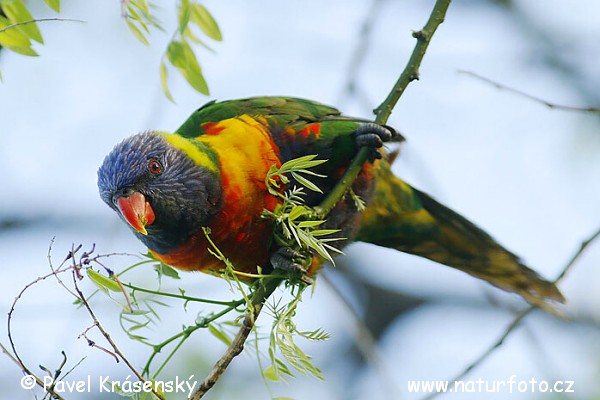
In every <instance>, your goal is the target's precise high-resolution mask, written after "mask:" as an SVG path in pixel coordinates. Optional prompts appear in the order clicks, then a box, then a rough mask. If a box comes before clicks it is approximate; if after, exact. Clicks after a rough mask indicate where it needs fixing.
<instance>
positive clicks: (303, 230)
mask: <svg viewBox="0 0 600 400" xmlns="http://www.w3.org/2000/svg"><path fill="white" fill-rule="evenodd" d="M315 158H316V155H307V156H303V157H299V158H296V159H293V160H290V161H287V162H285V163H284V164H282V165H281V167H279V168H277V167H276V166H274V165H273V166H271V168H270V170H269V172H268V173H267V177H266V178H265V184H266V185H267V188H268V190H269V192H270V193H271V194H273V195H275V196H277V197H279V198H280V199H282V200H283V201H282V203H281V204H280V205H278V206H277V207H276V208H275V210H274V211H269V210H264V211H263V217H264V218H267V219H272V220H273V221H274V222H275V230H274V232H273V236H274V239H275V241H276V243H277V244H278V245H279V246H288V247H298V248H299V249H301V250H303V251H305V252H309V251H315V252H316V253H317V254H319V255H320V256H321V257H323V258H325V259H326V260H328V261H330V262H331V263H334V261H333V257H332V256H331V253H332V252H333V253H340V254H341V253H342V252H341V251H340V250H338V249H337V248H335V247H333V246H331V245H330V244H328V243H330V242H333V241H337V240H341V239H342V238H339V237H327V238H325V237H323V236H329V235H332V234H334V233H337V232H339V230H337V229H318V228H319V226H321V225H322V224H324V223H325V220H323V219H317V214H316V213H315V212H314V210H313V209H312V208H310V207H308V206H306V205H305V204H304V203H305V202H304V197H303V196H304V195H305V192H304V189H303V188H298V187H294V188H292V189H290V190H287V191H284V193H283V194H282V193H281V192H280V191H281V190H282V187H283V186H282V184H283V185H288V184H289V183H290V179H289V178H288V176H287V175H288V174H289V175H290V176H291V177H292V178H293V179H294V180H296V182H298V183H300V184H301V185H303V186H304V187H305V188H307V189H309V190H312V191H315V192H319V193H322V192H321V189H319V187H318V186H317V185H315V184H314V183H313V182H311V181H310V180H309V179H308V178H306V175H309V176H310V175H312V176H317V177H324V176H323V175H320V174H317V173H315V172H314V171H311V170H310V168H314V167H316V166H318V165H321V164H323V163H325V162H327V160H315Z"/></svg>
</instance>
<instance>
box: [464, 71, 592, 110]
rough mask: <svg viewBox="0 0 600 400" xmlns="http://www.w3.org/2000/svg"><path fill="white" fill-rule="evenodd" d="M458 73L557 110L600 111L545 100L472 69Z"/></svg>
mask: <svg viewBox="0 0 600 400" xmlns="http://www.w3.org/2000/svg"><path fill="white" fill-rule="evenodd" d="M458 73H459V74H464V75H468V76H470V77H473V78H475V79H479V80H480V81H483V82H485V83H488V84H490V85H492V86H494V87H495V88H496V89H500V90H506V91H507V92H511V93H514V94H516V95H519V96H521V97H525V98H526V99H529V100H532V101H535V102H536V103H540V104H543V105H544V106H546V107H548V108H552V109H555V110H564V111H579V112H589V113H600V108H598V107H574V106H565V105H561V104H556V103H552V102H549V101H547V100H544V99H542V98H539V97H536V96H533V95H531V94H529V93H525V92H523V91H522V90H519V89H515V88H513V87H510V86H507V85H505V84H503V83H499V82H497V81H494V80H492V79H490V78H486V77H485V76H481V75H479V74H477V73H475V72H472V71H465V70H458Z"/></svg>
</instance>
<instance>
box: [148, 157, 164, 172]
mask: <svg viewBox="0 0 600 400" xmlns="http://www.w3.org/2000/svg"><path fill="white" fill-rule="evenodd" d="M162 169H163V167H162V165H161V164H160V163H159V162H158V161H157V160H149V161H148V171H150V173H152V174H154V175H158V174H160V173H161V172H162Z"/></svg>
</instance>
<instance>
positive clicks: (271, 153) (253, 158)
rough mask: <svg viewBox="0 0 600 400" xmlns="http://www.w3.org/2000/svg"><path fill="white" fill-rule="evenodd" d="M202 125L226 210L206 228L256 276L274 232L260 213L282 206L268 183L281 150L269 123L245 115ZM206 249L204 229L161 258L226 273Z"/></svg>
mask: <svg viewBox="0 0 600 400" xmlns="http://www.w3.org/2000/svg"><path fill="white" fill-rule="evenodd" d="M202 127H203V129H204V130H205V132H206V133H205V134H204V135H202V136H199V137H198V138H197V139H196V140H198V141H200V142H202V143H204V144H207V145H208V146H210V148H211V149H212V150H213V151H214V152H215V153H216V154H217V156H218V159H219V173H220V179H221V186H222V188H223V193H222V199H221V201H222V203H221V204H222V208H221V210H220V211H219V213H218V214H217V215H215V217H214V219H213V220H212V222H211V223H210V224H209V226H208V227H209V228H210V229H211V232H212V233H211V239H212V240H213V241H214V243H215V244H216V245H217V247H218V248H219V250H220V251H221V252H223V254H224V255H225V257H227V258H228V259H229V260H230V261H231V262H232V263H233V265H234V267H235V268H236V269H237V270H240V271H244V272H256V266H257V265H261V266H265V263H267V262H268V260H269V257H270V254H269V249H268V247H267V246H268V245H269V242H270V241H269V238H270V236H271V235H272V230H273V228H272V225H271V223H270V222H268V221H266V220H264V219H262V218H261V217H260V215H261V212H262V211H263V209H265V208H266V209H268V210H271V211H272V210H273V209H274V208H275V206H276V205H277V204H278V199H277V198H276V197H274V196H273V195H271V194H270V193H269V192H268V190H267V187H266V185H265V177H266V175H267V172H268V171H269V169H270V168H271V166H272V165H275V166H277V167H279V166H281V162H280V160H279V156H278V148H277V146H276V145H275V143H274V142H273V140H272V138H271V135H270V133H269V131H268V130H267V128H266V127H265V125H263V124H261V123H259V122H257V121H256V120H255V119H253V118H251V117H249V116H246V115H243V116H240V117H237V118H231V119H227V120H223V121H220V122H217V123H207V124H204V125H203V126H202ZM208 246H209V243H208V242H207V241H206V238H205V237H204V233H203V232H202V231H200V232H198V233H197V234H196V235H194V237H192V238H191V239H190V241H188V242H187V243H185V244H183V245H182V246H181V247H180V248H179V249H176V250H175V251H174V252H171V253H170V254H168V255H161V256H160V258H161V259H162V260H163V261H164V262H166V263H167V264H170V265H174V266H176V267H178V268H181V269H186V270H201V271H204V272H211V271H218V270H221V269H223V268H224V267H225V265H224V264H223V263H222V262H221V261H219V260H217V259H216V258H215V257H214V256H213V255H212V254H210V253H209V252H208V251H207V248H208Z"/></svg>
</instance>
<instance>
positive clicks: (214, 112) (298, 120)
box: [176, 96, 341, 137]
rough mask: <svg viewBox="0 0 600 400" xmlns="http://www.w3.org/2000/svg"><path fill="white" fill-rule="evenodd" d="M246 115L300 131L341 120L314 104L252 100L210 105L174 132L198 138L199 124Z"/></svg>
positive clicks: (290, 99)
mask: <svg viewBox="0 0 600 400" xmlns="http://www.w3.org/2000/svg"><path fill="white" fill-rule="evenodd" d="M240 115H249V116H251V117H265V118H269V119H270V120H271V121H272V124H273V125H278V126H281V127H283V126H290V127H295V128H300V129H301V126H303V125H306V124H309V123H313V122H319V121H323V120H327V119H332V118H341V115H340V112H339V111H338V110H337V109H335V108H333V107H329V106H326V105H323V104H320V103H317V102H315V101H310V100H304V99H298V98H293V97H269V96H265V97H251V98H248V99H241V100H228V101H222V102H218V103H217V102H216V101H211V102H209V103H207V104H205V105H203V106H202V107H200V108H199V109H198V110H196V111H195V112H194V113H193V114H192V115H191V116H190V117H189V118H188V119H187V120H186V121H185V122H184V123H183V125H181V126H180V127H179V129H177V131H176V133H177V134H179V135H181V136H184V137H197V136H199V135H202V134H204V131H203V130H202V128H201V125H202V124H205V123H208V122H219V121H222V120H225V119H229V118H235V117H239V116H240Z"/></svg>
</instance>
